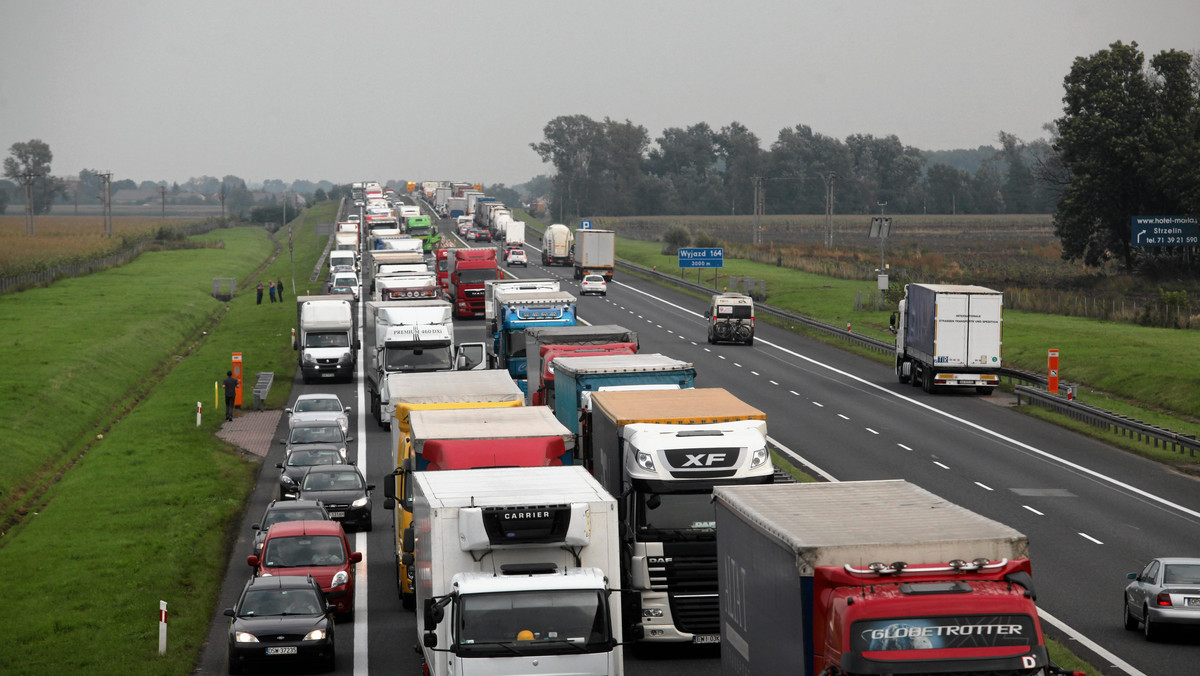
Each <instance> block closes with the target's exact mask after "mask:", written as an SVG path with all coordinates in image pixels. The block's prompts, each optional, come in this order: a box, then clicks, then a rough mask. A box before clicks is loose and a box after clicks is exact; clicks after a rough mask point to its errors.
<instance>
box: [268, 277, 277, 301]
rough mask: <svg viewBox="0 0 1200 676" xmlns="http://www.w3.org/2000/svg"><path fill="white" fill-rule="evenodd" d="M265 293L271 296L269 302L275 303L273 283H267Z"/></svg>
mask: <svg viewBox="0 0 1200 676" xmlns="http://www.w3.org/2000/svg"><path fill="white" fill-rule="evenodd" d="M267 293H269V294H270V295H271V302H272V303H274V302H275V282H267Z"/></svg>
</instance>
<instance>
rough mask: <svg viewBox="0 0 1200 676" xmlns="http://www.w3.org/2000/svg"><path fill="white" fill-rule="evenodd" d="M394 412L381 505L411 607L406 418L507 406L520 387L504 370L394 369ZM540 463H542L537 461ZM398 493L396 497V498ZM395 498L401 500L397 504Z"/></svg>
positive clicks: (517, 398)
mask: <svg viewBox="0 0 1200 676" xmlns="http://www.w3.org/2000/svg"><path fill="white" fill-rule="evenodd" d="M388 393H389V395H390V399H389V401H390V402H391V409H392V410H391V412H390V415H391V416H392V435H391V451H390V454H391V466H392V467H393V470H392V475H391V477H390V478H389V479H388V480H386V481H385V484H386V485H385V486H384V495H385V497H391V498H393V499H392V500H390V501H388V500H385V502H384V505H385V507H387V508H388V509H389V510H392V511H393V513H394V519H393V523H392V525H393V527H394V530H395V534H396V551H395V555H396V589H397V592H398V593H399V596H400V601H401V603H402V605H403V606H404V607H405V608H407V609H409V610H412V609H413V608H414V607H415V603H416V595H415V592H414V589H413V576H414V571H413V569H412V568H411V567H410V566H408V565H405V564H404V563H403V561H402V560H401V554H402V545H403V540H404V532H405V530H407V529H408V528H409V527H410V526H412V483H411V481H409V479H411V476H410V475H409V474H408V473H406V472H405V469H406V468H411V467H413V466H414V462H415V461H414V460H412V457H413V456H412V441H411V436H410V435H411V431H412V430H411V427H410V425H409V420H410V417H411V416H412V413H413V412H414V411H426V410H443V409H457V408H507V407H513V406H521V405H522V404H523V401H522V396H521V390H520V389H519V388H518V387H517V384H516V383H514V382H513V380H512V378H509V377H508V374H507V373H505V372H504V371H497V370H494V369H493V370H485V371H453V372H449V373H445V372H438V373H404V374H399V373H394V374H389V375H388ZM539 464H540V463H539ZM397 497H399V499H398V500H397V499H396V498H397ZM396 503H399V504H396Z"/></svg>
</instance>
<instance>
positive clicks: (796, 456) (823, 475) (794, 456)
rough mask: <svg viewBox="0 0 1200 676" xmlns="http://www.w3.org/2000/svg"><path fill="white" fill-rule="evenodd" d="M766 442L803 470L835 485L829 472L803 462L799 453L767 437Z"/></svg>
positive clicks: (834, 480) (805, 461) (835, 481)
mask: <svg viewBox="0 0 1200 676" xmlns="http://www.w3.org/2000/svg"><path fill="white" fill-rule="evenodd" d="M767 441H769V442H771V445H772V446H774V447H775V448H777V449H778V450H779V451H781V452H782V453H783V454H784V455H787V456H789V458H791V459H793V460H795V461H796V462H797V463H798V464H800V465H803V466H804V467H805V468H807V469H809V470H812V471H813V472H814V473H816V474H817V475H818V476H820V477H821V478H822V479H825V480H826V481H829V482H833V483H837V479H836V478H834V476H833V475H832V474H830V473H829V472H826V471H825V470H823V469H821V468H820V467H817V466H816V465H814V464H812V463H811V462H809V461H808V460H805V459H804V458H802V457H801V456H800V454H799V453H796V452H795V451H793V450H792V449H790V448H788V447H787V446H784V445H783V444H781V443H779V441H778V440H776V439H773V438H771V437H769V436H768V437H767Z"/></svg>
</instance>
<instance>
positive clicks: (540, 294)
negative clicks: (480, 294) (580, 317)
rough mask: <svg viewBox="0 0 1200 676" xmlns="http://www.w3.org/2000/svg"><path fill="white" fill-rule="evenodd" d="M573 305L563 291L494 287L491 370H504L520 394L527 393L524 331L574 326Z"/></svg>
mask: <svg viewBox="0 0 1200 676" xmlns="http://www.w3.org/2000/svg"><path fill="white" fill-rule="evenodd" d="M575 302H576V300H575V296H572V295H571V294H569V293H567V292H566V291H519V290H515V289H506V288H504V287H503V286H501V287H499V288H497V289H496V292H495V294H494V295H493V297H492V303H493V306H494V307H493V312H494V314H493V321H494V328H493V332H492V340H491V343H490V345H491V354H490V355H489V357H490V361H491V367H492V368H501V369H506V370H507V371H508V373H509V375H511V376H512V378H513V380H515V381H517V385H518V386H519V387H520V388H521V391H522V392H527V391H528V383H527V380H526V376H525V373H526V363H525V330H526V329H529V328H533V327H540V326H575V325H576V323H577V320H576V309H575Z"/></svg>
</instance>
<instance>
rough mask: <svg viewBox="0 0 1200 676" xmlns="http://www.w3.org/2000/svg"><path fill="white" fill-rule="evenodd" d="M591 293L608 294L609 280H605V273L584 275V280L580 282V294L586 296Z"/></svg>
mask: <svg viewBox="0 0 1200 676" xmlns="http://www.w3.org/2000/svg"><path fill="white" fill-rule="evenodd" d="M589 293H594V294H596V295H598V296H607V295H608V282H606V281H604V275H584V276H583V281H582V282H580V283H579V295H581V296H586V295H588V294H589Z"/></svg>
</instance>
